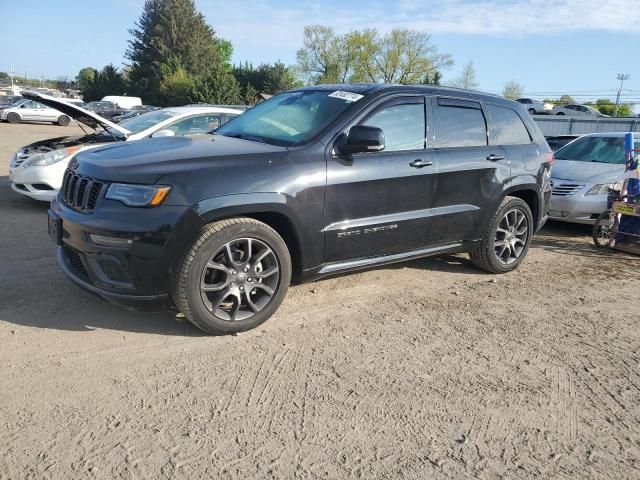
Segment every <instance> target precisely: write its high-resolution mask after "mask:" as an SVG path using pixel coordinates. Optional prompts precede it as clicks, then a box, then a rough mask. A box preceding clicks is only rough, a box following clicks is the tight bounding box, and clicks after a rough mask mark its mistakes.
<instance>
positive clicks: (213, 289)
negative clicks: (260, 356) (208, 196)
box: [172, 218, 291, 335]
mask: <svg viewBox="0 0 640 480" xmlns="http://www.w3.org/2000/svg"><path fill="white" fill-rule="evenodd" d="M290 281H291V258H290V255H289V251H288V249H287V245H286V243H285V242H284V240H283V239H282V238H281V237H280V235H278V233H277V232H276V231H275V230H273V229H272V228H271V227H269V226H268V225H266V224H264V223H262V222H259V221H257V220H254V219H252V218H232V219H228V220H222V221H220V222H215V223H212V224H209V225H207V226H206V227H205V228H204V229H203V231H202V234H201V235H200V237H199V238H198V239H197V240H196V241H195V242H194V243H193V245H192V246H191V249H190V250H189V251H188V252H187V254H186V255H185V256H184V258H183V260H182V264H181V265H180V267H179V270H178V272H177V274H176V277H175V280H174V283H173V288H172V295H173V299H174V302H175V304H176V306H177V307H178V309H179V310H180V311H181V312H182V313H183V314H184V315H185V316H186V317H187V318H188V319H189V320H190V321H191V322H192V323H193V324H194V325H196V326H197V327H198V328H201V329H202V330H204V331H206V332H209V333H212V334H214V335H225V334H231V333H236V332H244V331H246V330H250V329H252V328H255V327H257V326H258V325H260V324H262V323H263V322H265V321H266V320H267V319H269V317H271V316H272V315H273V314H274V312H275V311H276V310H277V308H278V307H279V306H280V304H281V303H282V301H283V300H284V297H285V295H286V293H287V289H288V288H289V282H290Z"/></svg>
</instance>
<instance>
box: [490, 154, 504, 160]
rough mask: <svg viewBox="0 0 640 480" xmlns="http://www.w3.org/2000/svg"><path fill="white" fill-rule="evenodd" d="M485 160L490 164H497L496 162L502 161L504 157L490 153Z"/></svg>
mask: <svg viewBox="0 0 640 480" xmlns="http://www.w3.org/2000/svg"><path fill="white" fill-rule="evenodd" d="M487 160H489V161H490V162H497V161H498V160H504V155H495V154H493V153H492V154H491V155H489V156H488V157H487Z"/></svg>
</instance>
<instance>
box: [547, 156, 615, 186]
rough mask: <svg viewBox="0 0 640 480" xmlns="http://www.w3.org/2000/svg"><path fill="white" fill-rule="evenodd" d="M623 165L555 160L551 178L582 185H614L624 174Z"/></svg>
mask: <svg viewBox="0 0 640 480" xmlns="http://www.w3.org/2000/svg"><path fill="white" fill-rule="evenodd" d="M624 168H625V167H624V165H616V164H613V163H598V162H576V161H574V160H557V159H556V161H555V162H554V163H553V167H552V168H551V178H557V179H558V180H573V181H576V182H584V183H593V184H599V183H615V181H616V180H617V179H618V177H620V176H621V175H622V174H623V173H624Z"/></svg>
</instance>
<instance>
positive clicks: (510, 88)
mask: <svg viewBox="0 0 640 480" xmlns="http://www.w3.org/2000/svg"><path fill="white" fill-rule="evenodd" d="M523 93H524V85H522V84H521V83H518V82H516V81H515V80H509V81H508V82H506V83H505V84H504V88H503V89H502V96H504V97H506V98H509V99H511V100H516V99H518V98H520V97H522V94H523Z"/></svg>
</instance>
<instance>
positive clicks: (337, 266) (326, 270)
mask: <svg viewBox="0 0 640 480" xmlns="http://www.w3.org/2000/svg"><path fill="white" fill-rule="evenodd" d="M475 243H476V242H457V243H448V244H446V245H438V246H435V247H428V248H421V249H419V250H411V251H408V252H402V253H394V254H391V255H380V256H377V257H366V258H358V259H354V260H345V261H342V262H332V263H325V264H322V265H320V266H319V267H316V268H311V269H309V270H304V271H303V272H302V275H301V277H302V278H301V280H302V282H310V281H313V280H318V279H320V278H324V277H328V276H331V275H338V274H341V273H347V272H353V271H356V270H363V269H366V268H373V267H379V266H382V265H388V264H391V263H399V262H405V261H408V260H414V259H416V258H422V257H430V256H433V255H440V254H444V253H460V252H468V251H469V250H472V249H473V246H474V244H475Z"/></svg>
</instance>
